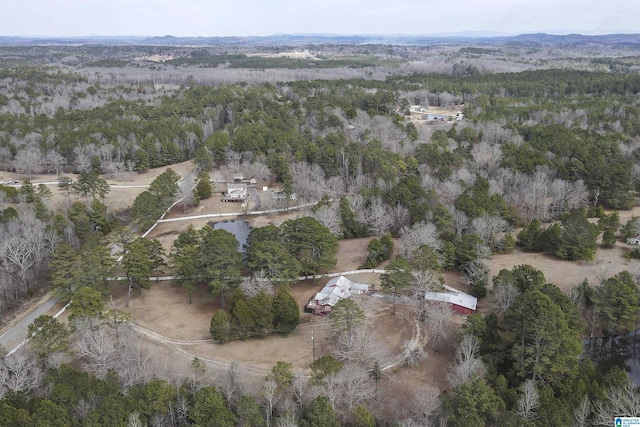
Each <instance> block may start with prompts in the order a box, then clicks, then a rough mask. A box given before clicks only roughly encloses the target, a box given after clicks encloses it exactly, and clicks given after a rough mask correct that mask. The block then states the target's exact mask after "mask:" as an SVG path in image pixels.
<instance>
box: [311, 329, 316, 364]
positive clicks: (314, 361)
mask: <svg viewBox="0 0 640 427" xmlns="http://www.w3.org/2000/svg"><path fill="white" fill-rule="evenodd" d="M311 347H312V348H313V363H316V340H315V336H314V332H313V331H311Z"/></svg>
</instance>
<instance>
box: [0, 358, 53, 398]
mask: <svg viewBox="0 0 640 427" xmlns="http://www.w3.org/2000/svg"><path fill="white" fill-rule="evenodd" d="M43 379H44V373H43V372H42V368H41V367H40V364H39V362H38V360H37V357H35V355H32V354H26V353H25V352H22V353H20V354H13V355H11V356H5V357H4V358H2V360H0V398H2V397H4V395H5V393H6V392H7V391H13V392H16V393H18V392H25V393H28V392H29V391H31V390H33V389H35V388H36V387H38V386H40V384H41V383H42V380H43Z"/></svg>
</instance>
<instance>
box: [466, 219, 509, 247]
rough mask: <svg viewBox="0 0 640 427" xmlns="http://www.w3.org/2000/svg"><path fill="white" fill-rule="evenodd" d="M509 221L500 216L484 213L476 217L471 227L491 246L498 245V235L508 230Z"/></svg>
mask: <svg viewBox="0 0 640 427" xmlns="http://www.w3.org/2000/svg"><path fill="white" fill-rule="evenodd" d="M507 227H508V224H507V221H505V220H504V219H502V218H500V217H499V216H493V215H486V214H485V215H482V216H480V217H478V218H474V220H473V221H472V222H471V228H472V230H473V232H474V233H476V234H477V235H478V236H479V237H480V238H481V239H482V240H483V241H484V242H485V243H486V244H487V245H488V246H489V247H490V248H495V246H496V235H497V234H498V233H502V232H504V231H506V230H507Z"/></svg>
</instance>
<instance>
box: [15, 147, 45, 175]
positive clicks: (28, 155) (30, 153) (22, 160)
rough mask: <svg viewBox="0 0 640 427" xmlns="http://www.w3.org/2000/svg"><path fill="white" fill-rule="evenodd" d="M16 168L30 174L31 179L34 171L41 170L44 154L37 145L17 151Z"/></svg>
mask: <svg viewBox="0 0 640 427" xmlns="http://www.w3.org/2000/svg"><path fill="white" fill-rule="evenodd" d="M14 164H15V167H16V170H17V171H18V172H20V173H24V174H27V175H29V179H31V176H32V175H33V174H34V173H38V172H40V168H41V165H42V155H41V154H40V151H39V150H38V149H37V148H35V147H28V148H25V149H23V150H20V151H18V152H17V153H16V158H15V159H14Z"/></svg>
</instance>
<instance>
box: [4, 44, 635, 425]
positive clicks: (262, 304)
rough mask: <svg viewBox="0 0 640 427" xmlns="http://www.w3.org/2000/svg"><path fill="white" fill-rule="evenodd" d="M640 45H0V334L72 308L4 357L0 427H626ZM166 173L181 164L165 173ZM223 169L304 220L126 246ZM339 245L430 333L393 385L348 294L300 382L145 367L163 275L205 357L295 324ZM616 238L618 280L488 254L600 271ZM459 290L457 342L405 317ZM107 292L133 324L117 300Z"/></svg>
mask: <svg viewBox="0 0 640 427" xmlns="http://www.w3.org/2000/svg"><path fill="white" fill-rule="evenodd" d="M634 46H635V45H631V46H630V45H623V44H621V45H618V46H616V48H615V49H609V48H605V47H604V46H599V47H598V46H595V47H593V46H592V48H591V49H587V48H576V46H573V45H559V46H553V45H547V44H539V45H536V46H534V47H531V46H530V45H529V44H527V43H523V44H522V45H518V44H496V45H485V44H478V45H474V44H472V43H469V44H460V45H455V44H452V43H450V42H447V43H442V44H434V45H428V46H425V45H417V46H407V45H398V46H395V45H378V44H372V45H348V44H327V45H311V46H305V48H307V49H308V50H310V51H311V54H312V55H313V56H314V57H315V58H316V59H314V60H311V59H294V58H288V57H272V56H268V55H267V54H272V53H273V50H274V49H273V48H272V49H265V48H261V47H260V46H254V47H252V48H246V47H242V48H240V47H238V46H209V47H207V46H204V47H203V46H198V47H183V46H143V45H140V46H101V45H83V46H65V45H60V46H50V47H43V46H0V58H2V61H0V64H1V65H0V181H2V182H0V260H1V261H2V262H1V263H0V322H1V325H2V326H3V328H8V327H9V326H10V325H11V322H12V319H13V318H15V316H16V315H17V314H18V313H19V312H20V311H21V310H24V307H25V304H28V303H29V302H30V301H34V300H36V299H38V298H42V297H43V295H46V294H47V293H51V294H55V295H56V296H57V297H59V298H60V299H61V301H62V302H64V303H67V302H68V303H69V305H68V312H69V313H70V314H69V316H68V317H66V318H65V319H66V320H63V321H61V320H58V319H57V318H54V317H52V316H49V315H43V316H40V317H38V318H37V319H36V320H35V321H34V322H33V323H32V324H31V325H30V326H29V330H28V337H29V338H30V341H29V343H28V344H27V345H26V346H25V347H24V348H22V349H20V350H19V351H17V352H10V351H11V350H12V348H6V349H4V351H3V357H2V359H1V360H0V398H1V400H0V420H2V421H1V422H0V424H3V425H11V426H145V425H149V426H183V425H184V426H186V425H195V426H236V425H237V426H297V425H300V426H332V425H335V426H339V425H348V426H378V425H379V426H407V427H409V426H431V425H432V426H462V425H473V426H483V425H495V426H498V425H499V426H550V425H558V426H600V425H602V426H605V425H611V423H612V420H613V418H614V417H615V416H640V405H638V402H639V401H640V390H638V389H637V388H636V387H637V386H638V384H637V383H633V382H632V380H631V378H630V375H628V374H627V372H626V371H628V370H629V366H627V365H626V364H625V359H629V358H630V357H631V358H632V356H629V353H630V352H633V351H635V348H636V347H635V345H636V343H635V330H636V329H637V324H638V321H639V320H640V300H639V298H640V282H639V280H640V270H637V268H636V267H635V264H634V263H632V262H630V261H629V260H634V259H640V249H638V247H635V246H632V245H627V243H626V242H627V239H630V238H634V237H636V236H638V235H639V234H640V216H635V214H637V212H638V211H636V210H634V209H635V208H636V207H637V206H638V192H639V191H640V97H639V95H640V74H639V73H638V66H639V65H640V64H639V61H640V60H639V57H638V54H637V50H636V48H635V47H634ZM295 47H296V48H297V47H298V46H295ZM293 49H294V47H292V46H279V47H278V52H282V51H288V50H293ZM570 54H571V55H570ZM151 55H164V56H166V57H167V58H168V57H171V58H173V59H168V60H164V61H161V62H154V61H153V60H150V59H148V58H147V59H144V57H148V56H151ZM261 55H262V56H261ZM5 58H6V59H7V60H6V61H5ZM532 58H533V59H532ZM416 106H420V107H421V108H424V109H426V111H427V112H430V111H437V112H439V114H443V115H445V116H447V119H442V120H433V119H429V118H426V117H425V115H426V113H425V114H422V113H418V112H417V110H416ZM443 111H444V112H445V113H441V112H443ZM457 112H460V118H461V119H459V120H458V119H456V114H457ZM462 117H464V118H462ZM183 162H191V163H190V164H191V165H192V166H193V168H192V171H189V172H188V173H184V174H180V173H178V172H180V171H178V172H176V170H178V169H177V168H176V165H178V164H181V163H183ZM174 168H176V170H174ZM145 173H153V174H154V175H153V176H154V179H153V180H150V182H149V183H145V185H143V187H145V188H144V189H142V188H141V189H140V191H139V192H138V193H137V194H136V195H135V196H134V197H131V200H126V201H125V202H126V207H124V208H123V207H122V206H119V207H118V208H114V206H112V205H111V204H110V200H112V199H110V195H112V194H113V193H114V192H115V191H116V190H115V189H114V188H113V187H114V186H115V185H121V186H126V185H127V183H130V182H132V181H134V177H136V176H140V175H141V174H145ZM237 176H242V177H247V178H253V179H255V180H257V181H258V182H259V183H269V185H271V184H272V183H274V184H277V186H278V187H279V188H280V189H281V192H282V194H283V195H284V198H285V199H286V200H288V201H291V200H294V199H295V200H296V202H295V203H297V204H298V205H300V206H306V205H307V204H310V205H313V207H311V208H309V209H301V210H300V215H298V216H295V217H293V216H292V217H288V218H286V219H283V220H281V221H278V220H276V219H272V221H273V223H269V224H266V225H263V226H260V227H254V228H253V229H252V230H251V232H250V233H249V237H248V239H247V242H246V243H245V244H244V246H243V247H240V245H239V243H238V241H237V240H236V238H235V237H234V235H233V234H231V233H229V232H227V231H224V230H219V229H213V228H212V227H209V226H204V227H202V228H195V227H189V228H187V229H180V231H175V232H173V233H169V234H171V236H172V237H171V239H172V240H171V241H170V242H169V244H165V243H166V241H165V240H162V239H163V238H165V237H166V236H159V238H155V237H144V236H146V234H144V236H143V233H144V231H146V230H148V229H149V228H150V227H154V226H155V225H157V222H156V221H157V220H159V219H161V218H162V217H163V216H164V214H165V213H166V211H167V210H168V209H171V208H173V207H174V205H176V204H177V203H179V204H180V206H179V207H180V209H184V211H185V212H186V211H187V210H188V209H195V207H197V206H198V205H199V204H200V203H204V202H205V200H207V199H210V198H214V197H217V196H219V195H220V191H219V190H218V189H217V188H216V186H217V185H219V184H218V182H222V181H224V182H225V183H226V182H227V181H231V182H232V181H233V177H237ZM45 178H46V179H45ZM38 181H39V182H38ZM225 185H226V184H225ZM265 185H266V184H265ZM216 191H217V196H216ZM56 200H57V202H56ZM274 203H275V202H274ZM287 203H289V202H287ZM274 206H275V205H274ZM274 206H267V208H272V207H274ZM287 206H288V205H287ZM263 207H264V206H263ZM623 217H624V220H622V219H621V218H623ZM154 224H155V225H154ZM176 230H177V229H176ZM358 238H369V243H368V246H367V247H366V248H363V251H364V252H366V260H365V262H364V263H363V265H362V267H363V268H375V267H379V268H382V269H383V270H384V273H382V274H380V277H379V280H380V288H381V292H382V293H383V294H385V295H387V296H388V297H389V300H388V301H389V304H391V301H392V304H393V306H392V307H393V308H392V311H393V314H389V316H393V315H395V314H396V309H397V307H396V306H398V310H399V312H401V313H406V312H409V313H410V315H409V316H410V318H411V321H412V322H414V321H415V324H417V325H419V327H420V328H423V329H424V330H426V331H428V332H427V337H428V339H426V340H425V343H424V345H421V346H418V347H411V346H409V345H408V346H407V348H406V351H405V352H404V353H403V354H402V357H401V361H400V363H399V365H397V366H396V367H394V368H393V369H389V370H385V369H383V367H384V366H385V364H387V363H389V361H388V359H389V357H388V355H385V354H384V351H382V349H381V348H380V347H382V344H380V343H377V342H376V340H375V337H373V336H371V335H370V334H368V333H367V332H366V330H365V328H364V325H365V323H366V322H373V323H374V324H375V322H385V321H386V320H385V318H375V319H371V318H369V319H367V317H368V316H367V315H366V313H365V312H366V310H365V309H364V308H363V303H362V301H360V300H358V299H356V298H354V299H353V300H351V299H348V300H347V299H345V300H341V301H340V303H338V304H337V305H336V306H335V307H334V310H333V312H332V314H331V316H330V318H329V320H328V324H329V325H330V328H331V331H332V334H333V335H335V337H336V338H335V341H336V344H335V351H334V352H333V353H332V354H331V355H324V356H322V357H319V358H318V359H317V360H316V358H315V347H314V362H313V363H312V364H311V365H310V366H306V367H305V370H304V371H302V370H297V369H294V365H293V364H292V363H290V362H286V361H281V360H280V361H276V360H274V361H273V364H272V367H271V368H270V370H269V371H268V372H267V373H266V374H260V375H256V373H255V372H253V373H252V372H250V371H251V369H247V370H246V372H244V371H243V368H242V366H241V365H238V364H236V363H231V364H230V365H229V366H225V367H224V368H223V367H221V366H220V365H215V364H210V363H209V364H208V363H207V362H205V361H203V360H201V359H199V358H197V357H196V358H193V360H189V361H188V362H189V363H188V364H187V366H186V368H185V369H178V368H177V367H172V366H170V365H169V366H167V365H163V364H162V363H161V362H160V361H159V360H158V359H159V358H158V357H155V355H154V352H153V351H152V350H150V349H149V347H148V346H147V343H146V341H145V340H146V338H145V337H144V336H142V334H140V333H138V332H137V329H136V324H135V319H132V317H131V315H130V314H129V313H128V312H127V308H128V305H129V302H130V300H131V299H132V298H136V294H137V295H142V294H143V292H152V290H153V287H154V286H155V282H154V277H157V276H161V275H171V276H173V277H174V278H175V280H176V281H177V282H178V283H179V284H180V286H181V287H183V288H184V289H185V290H186V292H187V294H185V300H186V299H187V296H186V295H188V301H185V304H188V305H185V310H187V309H188V308H189V306H191V304H192V303H193V301H194V299H197V298H198V295H200V294H199V293H198V290H199V289H203V288H204V289H206V293H207V294H208V295H209V297H210V298H215V299H216V301H220V308H219V309H218V310H216V311H215V312H212V313H210V315H211V316H212V317H211V324H210V329H209V332H210V335H211V337H212V338H213V340H214V341H215V344H211V345H220V346H225V345H232V344H233V343H234V342H239V341H242V342H244V341H248V342H250V343H255V346H256V348H259V347H260V345H261V342H262V341H260V340H269V339H272V337H273V336H284V335H288V334H292V333H295V331H296V329H297V328H298V329H300V326H301V319H300V315H299V308H300V307H298V303H297V302H296V300H295V298H294V297H293V296H292V294H293V291H292V286H293V285H294V284H295V283H296V282H297V281H298V278H299V277H300V276H302V278H306V277H309V276H311V277H315V276H316V275H317V274H321V273H329V272H333V268H334V267H335V265H336V261H337V260H336V254H337V251H338V248H339V244H340V242H343V241H347V240H350V239H358ZM620 248H622V249H620ZM618 249H620V256H619V257H618V258H619V260H618V261H617V263H618V264H619V265H623V266H624V268H621V269H620V270H622V271H615V273H614V272H613V271H612V272H611V274H605V273H606V272H605V271H603V274H602V275H601V276H599V277H588V278H585V279H584V280H583V281H577V282H576V283H571V284H570V285H571V286H569V287H567V286H565V284H562V286H560V284H554V283H551V282H549V281H548V280H547V278H545V274H544V273H543V272H542V271H541V270H539V269H537V268H535V267H533V266H531V265H527V264H526V263H523V264H520V265H517V266H514V267H512V268H503V269H498V270H496V268H495V264H492V262H493V260H494V259H495V258H496V257H499V256H501V255H504V254H510V253H513V252H514V251H519V252H521V253H523V254H524V256H531V257H532V258H533V257H545V258H544V259H547V260H549V261H548V262H550V263H551V262H554V263H567V265H569V264H570V263H573V264H571V265H576V264H577V263H580V264H579V265H592V264H593V262H594V259H595V258H596V254H597V253H599V252H601V251H609V252H610V253H613V251H616V250H618ZM616 253H617V252H616ZM525 259H526V258H525ZM589 263H591V264H589ZM560 265H562V264H560ZM451 277H456V278H457V279H456V280H459V281H460V283H462V284H463V286H464V289H465V292H467V293H469V294H472V295H473V296H475V297H477V298H478V299H479V303H478V304H479V305H478V306H479V307H480V308H479V310H478V311H477V313H475V314H472V315H470V316H467V317H466V318H460V317H459V316H457V317H456V319H457V321H458V326H457V327H456V326H455V325H456V319H454V315H453V314H451V312H450V311H449V310H448V308H446V307H443V306H441V305H432V304H427V303H426V302H425V301H426V299H425V295H426V294H427V293H429V292H434V291H438V290H441V289H443V285H444V284H445V278H447V279H446V280H451V279H450V278H451ZM115 282H118V283H122V284H124V286H125V287H126V306H125V307H119V308H117V307H116V306H115V305H114V304H113V300H110V294H111V293H112V290H113V287H114V286H116V285H114V283H115ZM117 286H120V285H119V284H118V285H117ZM134 291H135V292H134ZM154 309H158V307H149V310H154ZM402 315H406V314H402ZM304 333H306V330H305V332H304ZM452 335H455V349H454V350H453V351H451V352H450V354H448V359H449V366H447V372H446V373H444V374H443V378H444V380H443V383H439V384H435V383H429V382H425V383H424V384H421V385H420V387H417V388H416V389H415V390H410V392H411V394H412V396H411V398H410V399H406V400H402V399H400V398H398V397H397V396H394V395H393V394H392V393H389V392H387V391H388V388H387V387H389V386H390V384H391V383H393V382H394V381H396V379H395V378H396V377H395V375H397V374H398V372H399V371H401V370H415V372H419V371H420V370H421V369H423V368H424V366H425V365H428V364H429V363H430V360H431V359H430V358H431V355H432V354H438V353H440V352H444V351H446V350H445V346H443V342H444V341H445V340H446V339H447V338H448V337H450V336H452ZM25 338H26V337H25ZM594 342H599V343H600V344H599V347H598V350H597V351H596V352H595V353H593V352H589V351H587V347H590V346H592V344H593V343H594ZM633 354H635V353H633ZM256 377H257V378H256ZM397 381H399V380H397Z"/></svg>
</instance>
